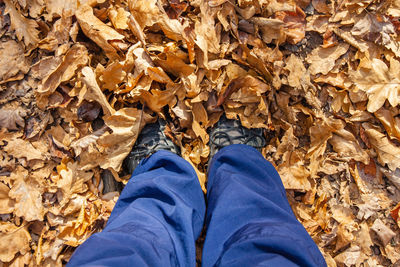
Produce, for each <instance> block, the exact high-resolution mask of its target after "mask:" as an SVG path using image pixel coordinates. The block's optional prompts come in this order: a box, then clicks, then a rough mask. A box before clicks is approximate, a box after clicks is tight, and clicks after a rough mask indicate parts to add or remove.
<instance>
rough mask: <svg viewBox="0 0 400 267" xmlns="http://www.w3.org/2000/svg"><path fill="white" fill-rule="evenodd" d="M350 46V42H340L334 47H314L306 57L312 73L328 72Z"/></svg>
mask: <svg viewBox="0 0 400 267" xmlns="http://www.w3.org/2000/svg"><path fill="white" fill-rule="evenodd" d="M349 47H350V46H349V45H348V44H345V43H339V44H338V45H337V46H333V47H328V48H322V47H318V48H316V49H314V50H313V51H312V52H311V54H309V55H308V56H307V58H306V60H307V62H308V63H310V67H309V70H310V73H311V74H313V75H315V74H318V73H322V74H328V73H329V71H331V70H332V69H333V67H334V66H335V62H336V60H337V59H338V58H339V57H341V56H342V55H343V54H345V53H346V52H347V50H348V49H349Z"/></svg>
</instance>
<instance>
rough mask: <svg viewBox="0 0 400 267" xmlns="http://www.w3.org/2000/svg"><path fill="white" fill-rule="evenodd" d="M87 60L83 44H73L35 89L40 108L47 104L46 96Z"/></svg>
mask: <svg viewBox="0 0 400 267" xmlns="http://www.w3.org/2000/svg"><path fill="white" fill-rule="evenodd" d="M87 62H88V54H87V50H86V48H85V47H84V46H83V45H80V44H76V45H74V46H73V47H72V48H71V49H70V50H69V51H68V53H67V54H66V55H65V56H64V58H63V60H62V62H61V63H60V65H58V67H57V68H56V69H55V70H54V71H52V72H51V73H50V74H49V75H48V76H47V77H46V78H45V79H44V80H43V81H42V83H41V85H40V86H39V88H38V90H37V97H38V98H39V99H38V100H39V101H38V106H39V107H40V108H42V109H44V108H45V107H46V105H47V104H48V101H49V100H48V96H49V95H51V94H52V93H54V91H55V90H56V89H57V87H58V86H59V85H60V84H61V83H62V82H66V81H69V80H70V79H71V78H72V77H73V76H74V74H75V71H76V70H77V69H78V68H79V67H81V66H84V65H86V64H87Z"/></svg>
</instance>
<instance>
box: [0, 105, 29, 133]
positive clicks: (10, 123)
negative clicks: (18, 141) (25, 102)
mask: <svg viewBox="0 0 400 267" xmlns="http://www.w3.org/2000/svg"><path fill="white" fill-rule="evenodd" d="M25 116H26V111H25V110H24V109H21V108H17V109H14V110H12V109H0V128H2V127H4V128H6V129H8V130H18V126H19V127H24V126H25V120H24V117H25Z"/></svg>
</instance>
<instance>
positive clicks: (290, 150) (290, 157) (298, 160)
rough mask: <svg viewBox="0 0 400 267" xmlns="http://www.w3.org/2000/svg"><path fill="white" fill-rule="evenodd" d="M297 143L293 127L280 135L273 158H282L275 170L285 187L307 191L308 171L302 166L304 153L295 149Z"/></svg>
mask: <svg viewBox="0 0 400 267" xmlns="http://www.w3.org/2000/svg"><path fill="white" fill-rule="evenodd" d="M298 145H299V140H298V139H297V137H296V136H294V133H293V127H290V128H289V129H288V130H287V131H286V132H285V135H284V136H283V137H282V142H281V143H280V144H279V146H278V147H277V150H276V153H275V155H274V158H275V159H279V158H280V157H281V158H282V164H280V165H279V166H277V171H278V172H279V174H280V176H281V178H282V182H283V185H284V186H285V188H286V189H296V190H305V191H308V190H310V189H311V183H310V181H309V180H308V178H309V177H310V172H309V171H308V170H307V169H306V168H305V166H304V154H303V153H302V152H300V151H296V147H297V146H298Z"/></svg>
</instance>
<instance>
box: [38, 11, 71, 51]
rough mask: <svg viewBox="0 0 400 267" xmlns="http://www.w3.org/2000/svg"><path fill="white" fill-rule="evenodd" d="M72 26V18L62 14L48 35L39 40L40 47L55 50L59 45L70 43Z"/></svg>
mask: <svg viewBox="0 0 400 267" xmlns="http://www.w3.org/2000/svg"><path fill="white" fill-rule="evenodd" d="M71 27H72V18H71V17H67V16H62V17H61V18H60V19H58V20H57V21H56V22H55V23H54V24H53V28H52V29H51V31H50V32H49V33H48V34H47V37H46V38H44V39H43V40H41V41H40V42H39V47H40V48H42V49H46V50H49V51H55V50H56V49H57V48H58V46H59V45H62V44H65V43H68V41H69V30H70V28H71Z"/></svg>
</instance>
